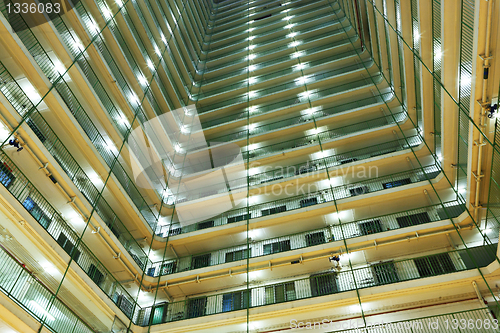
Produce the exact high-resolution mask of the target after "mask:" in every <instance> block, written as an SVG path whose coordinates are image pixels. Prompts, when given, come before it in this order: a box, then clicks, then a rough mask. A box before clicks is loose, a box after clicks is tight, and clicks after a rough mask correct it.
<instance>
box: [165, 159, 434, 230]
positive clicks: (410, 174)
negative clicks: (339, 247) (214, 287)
mask: <svg viewBox="0 0 500 333" xmlns="http://www.w3.org/2000/svg"><path fill="white" fill-rule="evenodd" d="M440 172H441V169H440V168H439V167H437V166H436V165H429V166H426V167H424V168H422V169H420V168H418V169H412V170H409V171H404V172H399V173H395V174H391V175H387V176H382V177H375V178H370V179H367V180H362V181H358V182H354V183H349V184H344V185H339V186H334V187H331V188H326V189H322V190H318V191H315V192H310V193H307V194H303V195H297V196H293V197H289V198H286V199H279V200H273V201H269V202H265V203H261V204H257V205H250V206H248V208H245V207H244V208H237V209H233V210H229V211H227V212H224V213H223V214H220V215H217V216H214V217H213V218H211V219H207V220H204V221H201V222H198V223H193V224H190V225H187V226H184V227H181V226H180V225H178V224H176V223H175V222H174V223H172V224H171V225H162V226H159V227H158V229H157V232H156V235H158V236H161V237H169V236H174V235H179V234H183V233H188V232H193V231H197V230H200V229H205V228H211V227H216V226H220V225H225V224H228V223H235V222H239V221H248V220H250V219H256V218H259V217H263V216H267V215H272V214H277V213H281V212H285V211H291V210H295V209H301V208H305V207H309V206H314V205H317V204H321V203H328V202H333V201H334V200H341V199H345V198H349V197H355V196H359V195H363V194H368V193H374V192H378V191H382V190H385V189H391V188H394V187H398V186H404V185H408V184H412V183H418V182H421V181H425V180H427V178H429V179H433V178H435V177H436V176H437V175H438V174H439V173H440ZM316 188H317V187H316ZM206 225H209V227H206Z"/></svg>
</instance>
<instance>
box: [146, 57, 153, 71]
mask: <svg viewBox="0 0 500 333" xmlns="http://www.w3.org/2000/svg"><path fill="white" fill-rule="evenodd" d="M146 65H148V67H149V68H151V69H155V65H154V64H153V62H152V61H151V59H148V60H146Z"/></svg>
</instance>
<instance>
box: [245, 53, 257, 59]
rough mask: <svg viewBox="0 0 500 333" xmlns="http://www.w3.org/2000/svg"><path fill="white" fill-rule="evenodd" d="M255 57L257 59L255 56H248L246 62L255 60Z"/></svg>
mask: <svg viewBox="0 0 500 333" xmlns="http://www.w3.org/2000/svg"><path fill="white" fill-rule="evenodd" d="M256 57H257V56H256V55H255V54H249V55H248V57H247V59H248V60H253V59H255V58H256Z"/></svg>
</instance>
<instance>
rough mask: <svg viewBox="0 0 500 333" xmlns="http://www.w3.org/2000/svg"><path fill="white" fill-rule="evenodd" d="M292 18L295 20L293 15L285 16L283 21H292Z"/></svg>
mask: <svg viewBox="0 0 500 333" xmlns="http://www.w3.org/2000/svg"><path fill="white" fill-rule="evenodd" d="M292 18H293V15H290V16H285V17H284V18H283V19H282V20H283V21H288V20H291V19H292Z"/></svg>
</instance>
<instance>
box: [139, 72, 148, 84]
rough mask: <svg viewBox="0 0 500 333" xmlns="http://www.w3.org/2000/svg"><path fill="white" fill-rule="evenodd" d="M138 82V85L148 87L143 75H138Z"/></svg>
mask: <svg viewBox="0 0 500 333" xmlns="http://www.w3.org/2000/svg"><path fill="white" fill-rule="evenodd" d="M138 80H139V83H140V84H142V85H143V86H147V85H148V80H147V79H146V78H145V77H144V75H142V74H139V78H138Z"/></svg>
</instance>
